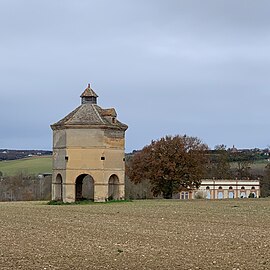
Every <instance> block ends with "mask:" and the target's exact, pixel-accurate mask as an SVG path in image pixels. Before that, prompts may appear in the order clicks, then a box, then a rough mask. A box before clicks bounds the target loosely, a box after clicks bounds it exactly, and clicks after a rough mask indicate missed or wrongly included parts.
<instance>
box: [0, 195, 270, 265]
mask: <svg viewBox="0 0 270 270" xmlns="http://www.w3.org/2000/svg"><path fill="white" fill-rule="evenodd" d="M0 230H1V231H0V235H1V236H0V244H1V246H0V269H1V270H5V269H27V270H28V269H43V270H45V269H48V270H49V269H231V270H232V269H235V270H236V269H245V270H246V269H270V200H263V199H254V200H252V199H246V200H245V199H243V200H231V201H226V200H223V201H164V200H162V201H135V202H130V203H111V204H93V205H58V206H56V205H51V206H49V205H46V204H45V203H40V202H17V203H0Z"/></svg>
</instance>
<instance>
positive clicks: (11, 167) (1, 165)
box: [0, 155, 52, 176]
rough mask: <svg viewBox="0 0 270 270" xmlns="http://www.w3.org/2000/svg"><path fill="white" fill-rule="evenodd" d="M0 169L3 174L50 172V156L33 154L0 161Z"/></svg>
mask: <svg viewBox="0 0 270 270" xmlns="http://www.w3.org/2000/svg"><path fill="white" fill-rule="evenodd" d="M0 171H1V172H2V173H3V175H4V176H12V175H16V174H18V173H24V174H34V175H37V174H40V173H51V172H52V156H51V155H50V156H35V157H31V156H30V157H28V158H23V159H18V160H8V161H0Z"/></svg>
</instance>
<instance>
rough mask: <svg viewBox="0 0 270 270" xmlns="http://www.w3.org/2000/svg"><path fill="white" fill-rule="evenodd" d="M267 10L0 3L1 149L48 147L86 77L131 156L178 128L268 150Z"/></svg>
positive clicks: (124, 2) (176, 3) (223, 3)
mask: <svg viewBox="0 0 270 270" xmlns="http://www.w3.org/2000/svg"><path fill="white" fill-rule="evenodd" d="M269 8H270V3H269V1H266V0H265V1H264V0H259V1H254V0H238V1H235V0H212V1H210V0H209V1H207V0H205V1H200V0H197V1H196V0H186V1H180V0H168V1H165V0H164V1H154V0H148V1H142V0H139V1H134V0H121V1H120V0H115V1H109V0H107V1H106V0H99V1H97V0H96V1H86V0H80V1H72V0H65V1H64V0H62V1H53V0H47V1H34V0H31V1H30V0H25V1H19V0H2V1H1V3H0V30H1V37H0V38H1V44H0V58H1V63H0V72H1V80H0V89H1V90H0V91H1V98H0V108H1V116H0V121H1V130H2V132H1V134H0V148H1V147H12V148H33V144H32V143H31V142H34V144H35V147H36V148H50V147H51V131H50V128H49V124H51V123H53V122H55V121H57V120H59V119H60V118H61V117H63V116H64V115H65V114H67V113H68V112H70V111H71V110H72V109H74V108H75V107H76V106H77V105H79V103H80V99H79V95H80V94H81V92H82V91H83V89H84V87H85V86H86V84H87V83H88V81H90V82H91V83H93V88H94V89H95V90H96V91H97V92H98V94H99V96H100V98H99V103H100V104H101V106H103V107H111V106H115V107H116V109H117V111H118V115H119V118H120V120H122V121H123V122H126V123H127V124H128V125H129V127H130V128H129V130H128V132H127V150H128V151H131V150H132V149H136V148H140V147H142V146H143V145H145V144H147V143H149V142H150V140H151V139H155V138H158V137H160V136H164V135H166V134H177V133H187V134H190V135H195V136H199V137H201V138H202V139H203V140H204V141H205V142H206V143H208V144H209V145H210V146H214V145H215V144H217V143H225V144H227V145H232V144H235V145H236V146H237V145H239V146H240V145H241V146H242V147H265V146H267V145H268V142H267V140H268V139H267V136H266V135H265V134H267V131H268V130H269V128H267V125H266V123H267V121H266V119H267V107H268V104H267V103H268V101H267V100H268V99H269V95H270V94H269V90H268V85H270V77H269V75H268V73H269V67H270V54H269V45H270V30H269V24H270V17H269ZM7 116H8V119H7ZM18 123H20V124H19V125H18ZM3 130H4V131H3ZM14 134H16V136H14ZM16 138H17V139H16Z"/></svg>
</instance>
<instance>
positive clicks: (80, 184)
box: [51, 84, 128, 202]
mask: <svg viewBox="0 0 270 270" xmlns="http://www.w3.org/2000/svg"><path fill="white" fill-rule="evenodd" d="M97 97H98V96H97V94H96V93H95V92H94V91H93V89H91V87H90V84H89V85H88V87H87V88H86V89H85V91H84V92H83V94H82V95H81V98H82V104H81V105H80V106H79V107H78V108H76V109H75V110H74V111H73V112H71V113H70V114H68V115H67V116H66V117H64V118H63V119H62V120H60V121H59V122H57V123H55V124H53V125H51V128H52V130H53V180H52V199H53V200H62V201H64V202H74V201H76V200H81V199H91V200H94V201H105V200H107V199H122V198H124V196H125V194H124V183H125V181H124V178H125V151H124V149H125V131H126V130H127V128H128V127H127V125H125V124H122V123H121V122H119V121H118V120H117V118H116V117H117V114H116V111H115V109H113V108H111V109H102V108H101V107H99V106H98V105H97Z"/></svg>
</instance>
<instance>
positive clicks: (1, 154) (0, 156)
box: [0, 149, 52, 161]
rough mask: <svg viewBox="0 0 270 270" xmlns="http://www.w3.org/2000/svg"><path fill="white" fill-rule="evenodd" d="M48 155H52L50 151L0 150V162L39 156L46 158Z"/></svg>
mask: <svg viewBox="0 0 270 270" xmlns="http://www.w3.org/2000/svg"><path fill="white" fill-rule="evenodd" d="M48 155H52V151H47V150H10V149H0V161H1V160H16V159H22V158H28V157H33V156H38V157H41V156H48Z"/></svg>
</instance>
